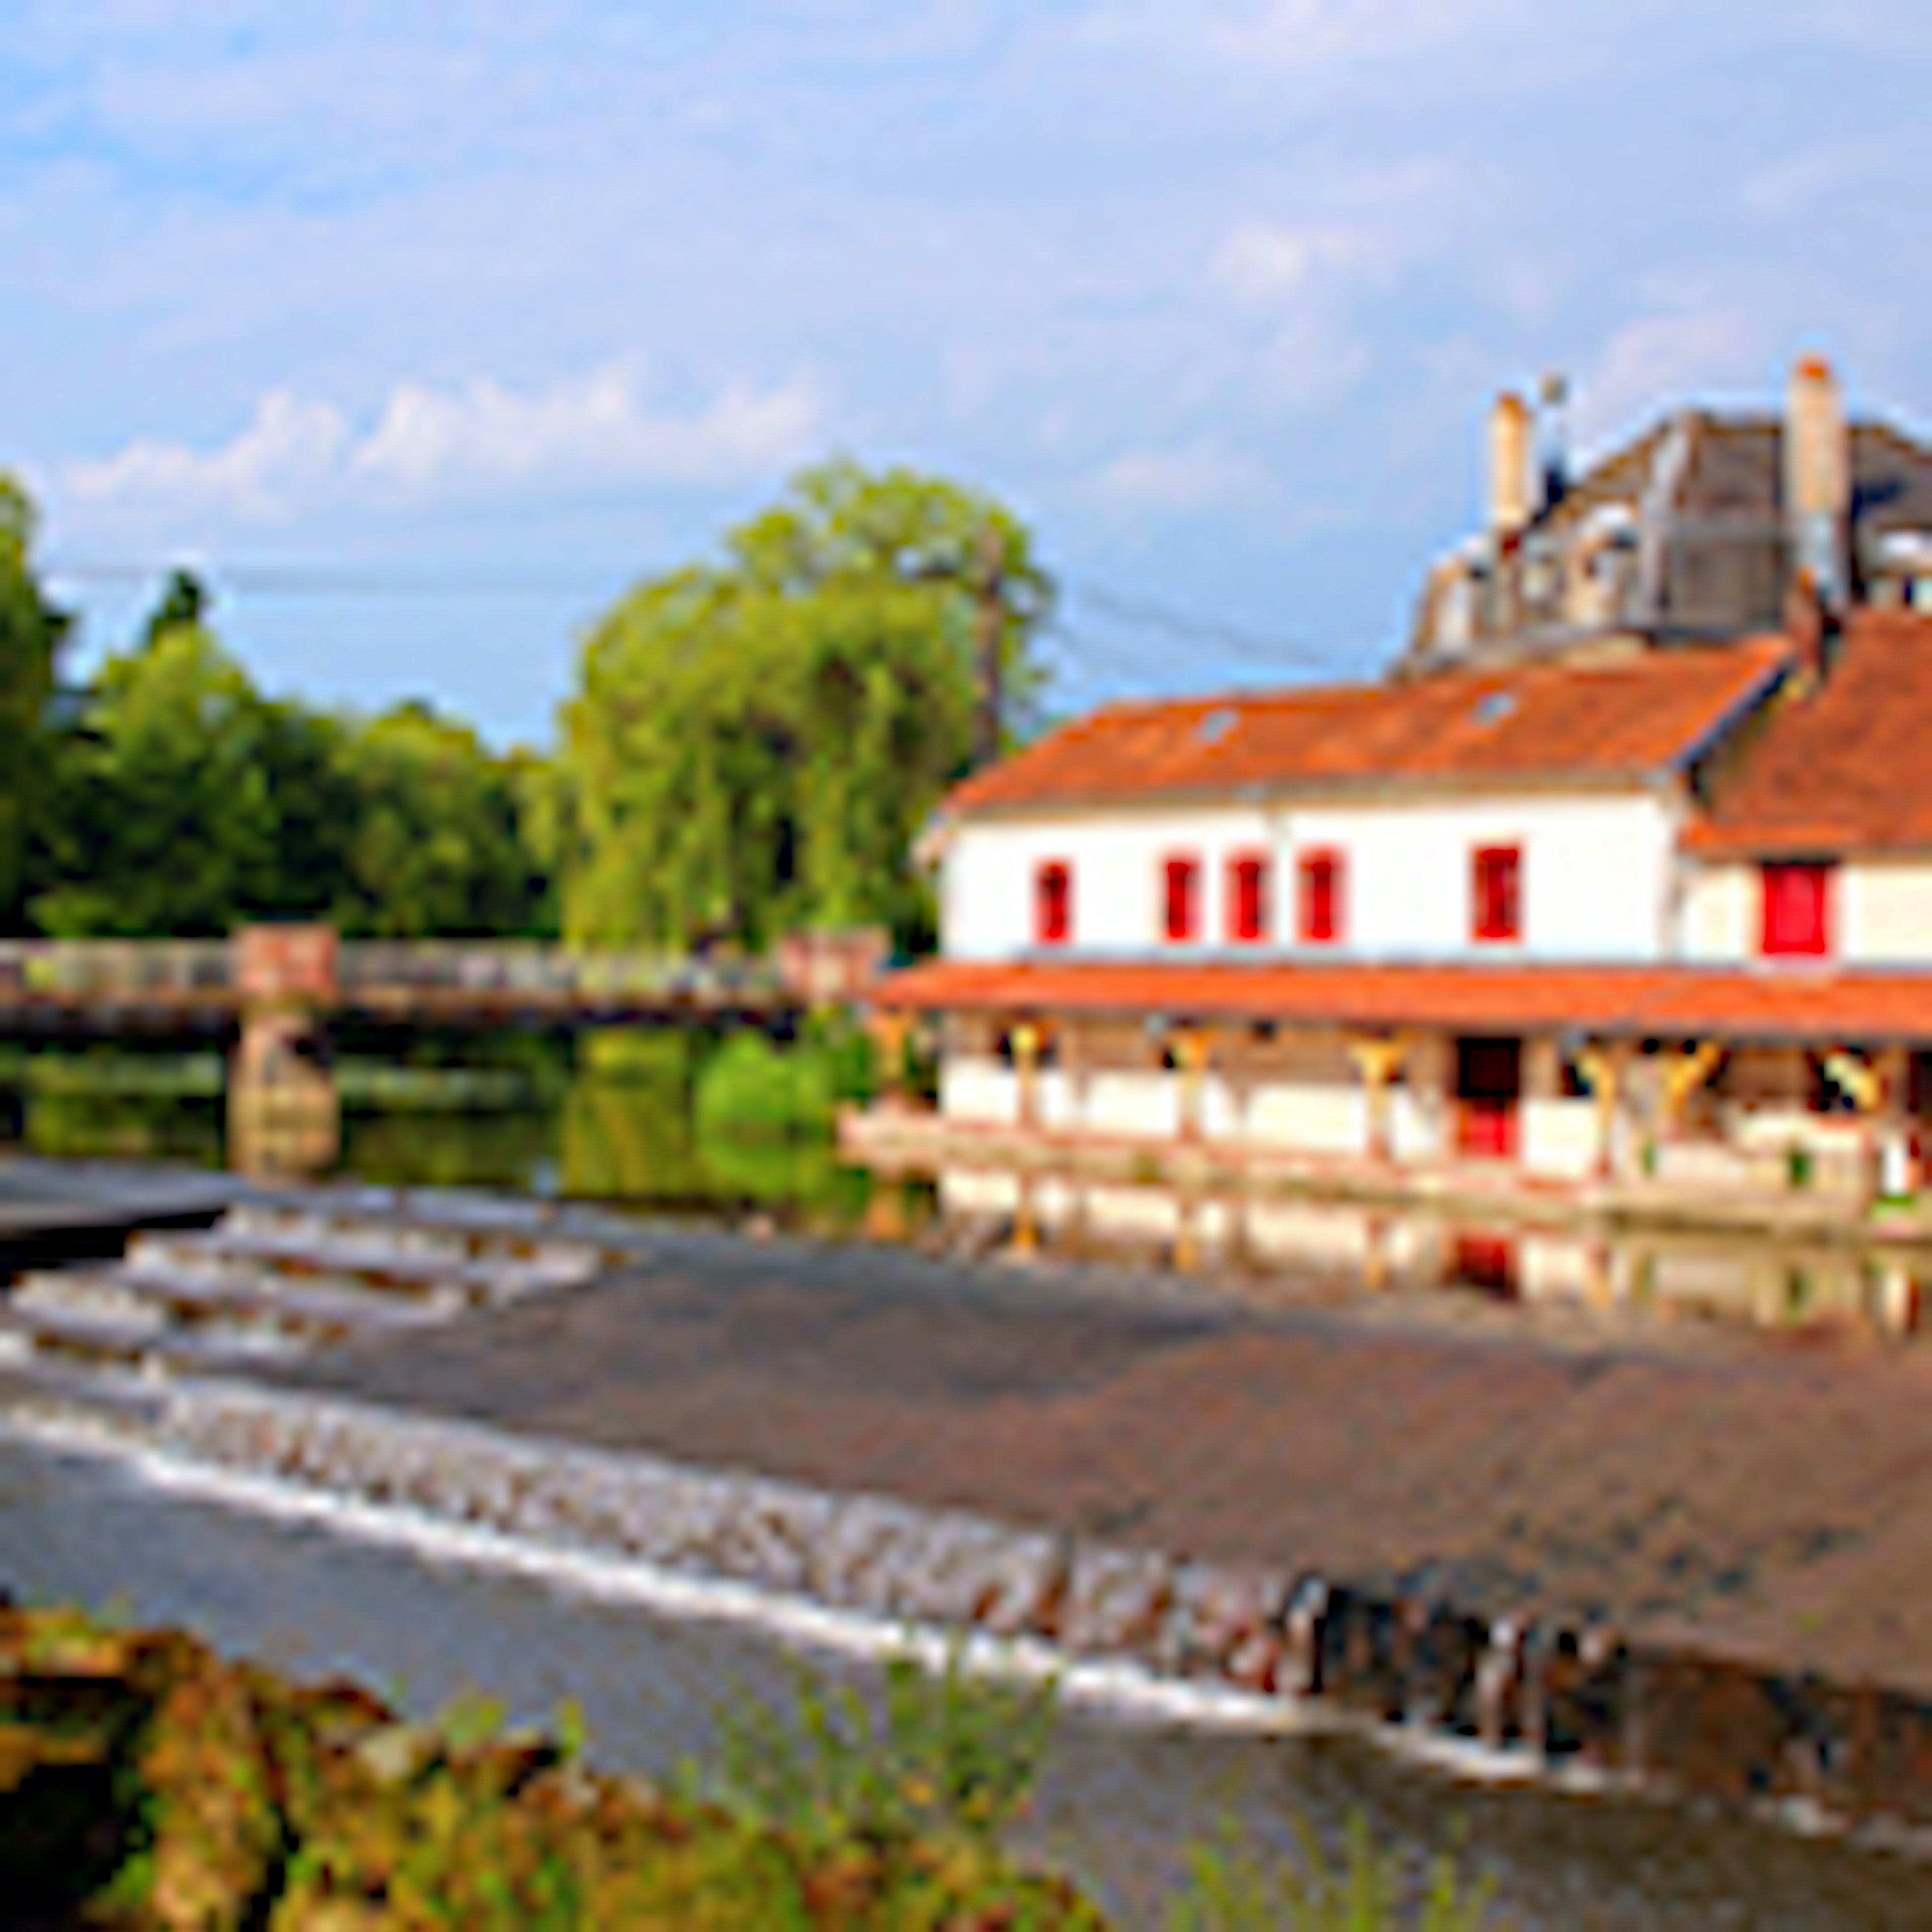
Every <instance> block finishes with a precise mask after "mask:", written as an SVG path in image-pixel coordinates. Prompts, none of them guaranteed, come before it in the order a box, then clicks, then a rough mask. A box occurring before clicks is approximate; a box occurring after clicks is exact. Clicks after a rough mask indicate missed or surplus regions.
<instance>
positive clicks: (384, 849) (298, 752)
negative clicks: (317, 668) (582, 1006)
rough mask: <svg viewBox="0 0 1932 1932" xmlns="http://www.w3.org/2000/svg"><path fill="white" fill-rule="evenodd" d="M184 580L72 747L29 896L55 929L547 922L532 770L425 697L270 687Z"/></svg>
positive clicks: (106, 685) (464, 927) (389, 928)
mask: <svg viewBox="0 0 1932 1932" xmlns="http://www.w3.org/2000/svg"><path fill="white" fill-rule="evenodd" d="M184 584H186V585H188V586H190V588H193V586H192V580H188V579H185V578H184V577H181V576H180V575H179V574H177V576H176V577H175V579H174V580H172V581H171V583H170V584H169V586H168V589H167V590H166V592H165V593H164V595H163V599H162V602H161V604H160V607H158V608H157V611H156V613H155V614H154V616H153V617H151V618H150V619H149V620H148V622H147V623H146V624H145V625H144V626H143V627H142V631H141V632H140V637H141V641H140V642H139V643H137V644H136V646H134V647H133V649H130V650H129V651H127V652H124V653H122V654H120V655H116V656H114V657H111V658H109V659H108V660H107V662H106V663H105V664H104V666H103V667H102V668H101V672H100V674H99V676H98V679H96V681H95V683H94V685H92V688H90V689H89V691H86V693H85V694H83V701H82V702H81V703H80V706H79V707H78V708H77V712H76V713H75V715H74V718H72V720H71V721H70V723H69V724H68V726H67V727H66V728H65V731H64V732H63V733H62V735H61V736H60V737H59V739H58V740H57V742H56V745H55V759H54V801H53V802H54V809H53V810H52V811H51V812H50V813H49V816H48V823H47V827H46V832H45V834H44V836H43V840H42V841H41V849H40V853H39V856H38V863H37V871H38V873H39V874H40V876H39V879H38V881H37V883H38V885H39V889H38V890H37V892H36V893H35V894H34V897H33V899H32V901H31V912H32V914H33V916H34V921H35V922H36V923H37V925H38V926H40V929H42V930H43V931H45V932H49V933H52V934H55V935H62V936H74V937H80V936H83V935H85V936H89V937H92V936H113V937H124V938H159V937H163V936H180V937H184V938H188V937H196V936H205V937H216V936H219V935H222V934H224V933H226V932H229V931H230V930H231V929H233V927H235V926H237V925H239V924H241V923H243V922H246V921H248V920H251V919H290V918H300V919H324V920H327V921H329V922H332V923H334V924H335V925H336V926H338V928H339V929H341V931H342V932H344V933H346V934H349V935H380V936H385V937H388V936H395V937H402V938H416V937H420V936H424V935H431V934H437V935H441V934H448V935H452V936H463V935H482V934H490V933H506V932H508V933H514V932H530V931H533V930H541V927H542V922H543V919H544V885H545V882H544V880H543V879H542V878H541V876H539V875H538V872H537V870H536V868H535V867H534V866H533V865H532V860H531V858H530V856H529V848H528V844H527V841H526V839H525V838H524V837H523V832H522V825H521V818H522V814H523V803H522V793H523V787H525V786H526V785H527V784H529V782H530V780H529V777H528V775H527V773H526V772H525V771H524V769H523V766H522V765H521V764H520V763H512V762H511V761H509V760H502V759H499V758H496V757H494V756H493V754H491V753H490V751H488V749H487V748H486V747H485V746H484V745H483V744H482V743H481V742H480V741H479V740H478V738H477V737H476V736H475V733H473V732H472V731H471V730H469V728H468V727H466V726H464V725H462V724H456V723H455V722H453V721H449V720H448V719H446V718H441V717H440V716H438V715H437V713H436V712H434V711H433V710H431V709H430V708H429V707H428V706H426V705H423V704H420V703H415V704H404V705H401V706H398V707H396V708H395V709H393V710H392V711H389V712H386V713H384V714H383V715H380V716H377V717H375V718H363V717H360V716H358V715H354V714H343V715H330V714H328V713H325V712H317V711H314V710H311V709H308V708H306V707H305V706H302V705H300V704H299V703H293V702H290V701H287V700H277V699H272V698H270V697H266V696H264V695H263V694H262V693H261V692H260V691H258V690H257V688H255V686H254V684H253V683H252V682H251V680H250V679H249V677H248V673H247V672H246V671H245V670H244V669H243V667H242V664H240V662H239V661H238V660H237V659H236V658H234V657H233V656H232V655H230V654H229V652H228V651H227V650H226V649H225V648H224V647H223V645H222V644H221V643H220V641H219V640H218V639H217V637H215V636H214V634H213V632H212V631H211V630H210V629H209V628H208V627H207V625H206V624H205V622H204V621H203V620H202V615H201V613H202V612H203V611H205V608H206V600H205V598H204V597H202V595H200V594H199V591H198V589H194V594H193V595H187V594H184V589H183V586H184ZM190 611H191V612H192V613H194V614H193V615H192V616H190V615H188V614H187V613H190ZM164 619H165V621H164ZM524 762H525V763H526V762H527V761H524Z"/></svg>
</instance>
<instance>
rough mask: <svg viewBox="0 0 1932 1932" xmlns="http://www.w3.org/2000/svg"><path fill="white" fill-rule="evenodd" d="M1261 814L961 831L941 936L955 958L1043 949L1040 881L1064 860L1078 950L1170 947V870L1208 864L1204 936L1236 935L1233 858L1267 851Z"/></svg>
mask: <svg viewBox="0 0 1932 1932" xmlns="http://www.w3.org/2000/svg"><path fill="white" fill-rule="evenodd" d="M1267 846H1268V821H1267V820H1266V818H1265V817H1264V815H1263V814H1262V813H1261V812H1260V811H1255V810H1248V811H1244V810H1238V809H1236V810H1229V809H1226V808H1220V809H1206V808H1203V809H1201V810H1197V811H1184V810H1178V809H1169V810H1166V811H1142V810H1138V809H1127V810H1122V811H1117V812H1112V813H1109V814H1098V813H1094V814H1084V815H1082V814H1065V815H1064V816H1061V817H1040V818H1038V819H1033V818H1028V819H1024V820H1020V819H988V820H979V821H977V822H968V823H966V824H965V825H962V826H960V827H959V828H958V829H957V830H956V832H955V833H954V835H953V840H952V842H951V844H950V846H949V847H948V849H947V855H946V860H945V866H944V872H943V874H942V876H941V887H940V890H941V898H940V919H941V934H942V936H943V938H944V944H945V950H946V951H947V953H949V954H950V955H951V956H953V957H954V958H956V959H1004V958H1007V957H1010V956H1011V955H1013V954H1014V953H1020V952H1024V951H1025V950H1028V948H1030V947H1031V946H1032V945H1033V944H1034V876H1035V874H1036V872H1037V869H1038V868H1039V867H1040V865H1043V864H1046V863H1048V862H1051V861H1054V860H1058V861H1060V862H1062V863H1064V864H1066V865H1070V867H1071V868H1073V939H1072V946H1073V948H1076V949H1079V950H1086V949H1089V948H1091V949H1093V950H1097V951H1101V952H1106V953H1130V952H1134V953H1140V952H1145V951H1147V950H1148V949H1149V948H1150V947H1157V946H1163V945H1165V944H1166V941H1165V938H1164V936H1163V935H1164V926H1163V909H1164V905H1165V894H1166V862H1167V860H1168V859H1169V857H1170V856H1176V857H1178V856H1183V855H1185V856H1190V857H1196V858H1199V859H1200V860H1201V861H1202V874H1201V890H1202V898H1201V901H1200V910H1201V914H1202V918H1201V932H1202V935H1203V938H1204V940H1206V941H1211V942H1216V943H1218V942H1219V941H1220V937H1221V935H1223V933H1225V932H1226V930H1227V910H1226V904H1225V898H1224V895H1225V893H1226V886H1227V879H1226V872H1227V865H1228V861H1229V858H1230V857H1231V856H1232V855H1233V854H1234V853H1236V852H1238V851H1256V850H1265V849H1266V847H1267Z"/></svg>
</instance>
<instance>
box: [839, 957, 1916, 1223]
mask: <svg viewBox="0 0 1932 1932" xmlns="http://www.w3.org/2000/svg"><path fill="white" fill-rule="evenodd" d="M872 1024H873V1025H874V1031H875V1034H876V1037H877V1042H878V1045H879V1048H880V1059H881V1064H882V1067H883V1069H884V1070H885V1075H886V1082H887V1092H886V1097H884V1098H883V1100H882V1101H881V1102H880V1104H879V1106H877V1108H875V1109H874V1110H872V1112H871V1114H870V1115H868V1116H866V1117H864V1118H862V1119H859V1120H857V1121H854V1122H853V1123H852V1124H851V1129H850V1137H849V1138H850V1141H851V1143H852V1144H853V1145H854V1146H855V1148H856V1149H857V1150H858V1151H861V1152H864V1151H866V1148H868V1146H869V1147H870V1148H873V1149H880V1148H888V1147H897V1148H901V1149H903V1150H907V1151H910V1148H911V1147H912V1146H913V1145H914V1144H915V1143H916V1142H921V1141H924V1142H926V1143H927V1144H928V1145H932V1146H935V1147H937V1146H939V1145H948V1144H951V1145H962V1146H974V1147H977V1148H981V1149H986V1148H989V1147H991V1146H992V1145H996V1144H997V1145H1001V1147H1003V1148H1006V1149H1007V1150H1008V1151H1011V1152H1013V1153H1016V1154H1022V1155H1032V1156H1037V1157H1042V1158H1051V1157H1058V1158H1078V1159H1085V1160H1095V1159H1098V1160H1102V1161H1103V1162H1106V1161H1107V1160H1109V1159H1110V1158H1111V1159H1112V1160H1114V1161H1115V1162H1116V1163H1118V1161H1119V1160H1123V1159H1124V1160H1127V1161H1128V1162H1130V1163H1131V1162H1132V1161H1133V1160H1136V1158H1139V1159H1141V1160H1143V1161H1145V1160H1148V1159H1150V1158H1151V1159H1152V1160H1155V1161H1156V1162H1157V1163H1158V1164H1159V1165H1160V1166H1161V1168H1162V1169H1163V1170H1175V1171H1183V1172H1184V1171H1187V1170H1190V1169H1203V1168H1205V1169H1213V1170H1214V1171H1217V1172H1221V1171H1227V1172H1240V1171H1242V1170H1244V1169H1254V1170H1257V1171H1260V1172H1267V1173H1269V1174H1272V1175H1287V1176H1290V1177H1293V1178H1298V1179H1300V1180H1301V1181H1304V1182H1305V1183H1307V1184H1310V1185H1314V1186H1326V1187H1333V1188H1337V1189H1340V1190H1343V1191H1345V1192H1361V1191H1366V1192H1367V1193H1370V1194H1375V1193H1383V1192H1389V1193H1393V1194H1394V1195H1396V1196H1406V1195H1412V1194H1416V1193H1421V1194H1425V1195H1426V1194H1430V1193H1438V1194H1439V1193H1442V1192H1443V1191H1444V1190H1454V1191H1461V1192H1466V1193H1472V1194H1473V1195H1474V1196H1477V1197H1478V1198H1483V1199H1490V1198H1499V1197H1520V1198H1524V1199H1528V1200H1529V1201H1530V1202H1532V1203H1535V1202H1548V1203H1551V1204H1554V1202H1556V1201H1558V1200H1559V1199H1568V1201H1569V1202H1571V1203H1572V1204H1573V1205H1587V1206H1589V1207H1591V1208H1592V1209H1594V1210H1595V1211H1604V1212H1616V1211H1643V1212H1652V1213H1655V1212H1669V1211H1673V1209H1674V1208H1681V1209H1682V1210H1685V1211H1694V1212H1696V1213H1698V1214H1712V1213H1715V1214H1718V1215H1719V1216H1720V1217H1722V1216H1723V1215H1724V1214H1726V1213H1740V1214H1748V1215H1751V1216H1756V1215H1757V1214H1759V1213H1760V1212H1761V1211H1763V1208H1764V1207H1765V1205H1766V1204H1767V1203H1775V1204H1778V1211H1779V1212H1781V1213H1783V1214H1790V1216H1791V1217H1793V1219H1794V1220H1795V1221H1796V1222H1798V1223H1802V1224H1804V1225H1805V1226H1811V1225H1812V1224H1814V1223H1818V1222H1819V1221H1820V1220H1827V1221H1837V1220H1843V1219H1844V1218H1846V1217H1848V1216H1849V1217H1865V1216H1867V1215H1869V1214H1870V1213H1871V1211H1873V1209H1874V1208H1878V1207H1883V1208H1886V1209H1887V1210H1888V1211H1893V1212H1895V1213H1897V1214H1908V1215H1909V1214H1911V1213H1912V1208H1913V1204H1914V1203H1915V1202H1916V1201H1917V1199H1918V1196H1919V1194H1920V1191H1921V1182H1922V1173H1921V1141H1922V1139H1923V1138H1924V1136H1923V1133H1922V1125H1923V1123H1924V1119H1925V1116H1926V1113H1927V1106H1928V1100H1932V1079H1928V1076H1927V1067H1928V1064H1932V1063H1928V1061H1927V1046H1928V1044H1932V1038H1928V1037H1932V977H1924V978H1923V979H1921V978H1919V977H1911V978H1908V977H1905V976H1900V975H1889V974H1888V975H1882V976H1881V975H1868V976H1856V975H1836V976H1824V975H1818V974H1808V975H1805V976H1802V977H1799V976H1793V975H1788V974H1771V973H1765V974H1758V973H1754V972H1748V971H1705V970H1701V969H1697V968H1622V969H1619V968H1605V969H1582V968H1529V967H1522V966H1516V967H1487V966H1474V965H1472V966H1468V967H1410V968H1392V967H1362V968H1352V969H1351V968H1343V967H1335V966H1323V967H1301V966H1283V965H1265V966H1253V967H1251V966H1247V965H1229V966H1205V967H1167V966H1114V965H1059V964H1055V965H1019V966H1010V965H1009V966H992V965H987V966H980V965H964V964H959V963H954V962H938V963H935V965H930V966H928V967H924V968H916V969H913V971H910V972H908V973H906V974H900V975H898V976H896V977H895V978H894V979H892V980H888V981H886V982H885V983H883V986H882V987H881V988H880V992H879V994H878V996H877V1004H875V1006H874V1011H873V1017H872ZM914 1028H921V1029H923V1030H924V1031H925V1032H926V1035H927V1037H928V1038H929V1040H930V1041H931V1043H932V1044H933V1045H934V1046H935V1048H936V1050H937V1055H938V1061H939V1067H940V1079H939V1093H938V1106H937V1108H936V1109H934V1110H932V1111H930V1112H929V1113H928V1114H927V1115H926V1116H925V1117H924V1118H923V1119H922V1118H921V1117H920V1116H919V1114H918V1113H917V1112H916V1110H914V1109H912V1108H911V1107H910V1103H907V1101H906V1100H905V1099H904V1097H903V1095H902V1094H899V1093H898V1092H897V1091H895V1070H897V1069H898V1067H900V1066H901V1064H902V1063H903V1058H904V1052H905V1048H906V1044H907V1040H908V1039H909V1038H910V1036H911V1034H912V1032H913V1029H914Z"/></svg>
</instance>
